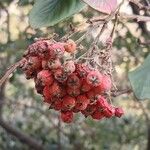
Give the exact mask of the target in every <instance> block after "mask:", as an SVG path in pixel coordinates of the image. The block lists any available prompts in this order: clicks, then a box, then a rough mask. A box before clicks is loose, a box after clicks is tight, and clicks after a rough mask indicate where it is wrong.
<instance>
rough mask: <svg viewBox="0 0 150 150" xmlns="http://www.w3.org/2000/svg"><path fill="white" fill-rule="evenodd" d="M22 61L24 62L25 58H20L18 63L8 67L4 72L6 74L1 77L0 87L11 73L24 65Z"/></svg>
mask: <svg viewBox="0 0 150 150" xmlns="http://www.w3.org/2000/svg"><path fill="white" fill-rule="evenodd" d="M22 63H24V60H23V59H22V60H20V61H18V62H17V63H15V64H14V65H12V66H11V67H10V68H8V70H7V71H6V73H5V74H4V76H3V77H2V78H1V79H0V88H1V86H2V84H3V83H4V82H5V81H6V80H7V79H8V77H9V75H10V74H11V73H13V72H14V71H15V70H16V68H17V67H19V66H20V65H22Z"/></svg>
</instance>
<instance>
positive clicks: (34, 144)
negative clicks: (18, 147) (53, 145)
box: [0, 118, 44, 150]
mask: <svg viewBox="0 0 150 150" xmlns="http://www.w3.org/2000/svg"><path fill="white" fill-rule="evenodd" d="M0 126H1V127H2V128H3V129H5V130H6V131H7V132H8V133H10V134H11V135H13V136H15V137H16V138H18V139H19V140H20V141H21V142H22V143H24V144H27V145H28V146H29V147H30V148H33V149H35V150H44V148H43V146H42V144H41V142H39V141H37V140H35V139H33V138H32V137H30V136H28V135H26V134H24V133H22V132H21V131H19V130H18V129H16V128H14V127H12V125H11V124H10V123H7V122H5V121H4V120H3V119H2V118H0Z"/></svg>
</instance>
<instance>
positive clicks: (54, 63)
mask: <svg viewBox="0 0 150 150" xmlns="http://www.w3.org/2000/svg"><path fill="white" fill-rule="evenodd" d="M47 66H48V68H49V69H58V68H61V62H60V59H51V60H49V61H48V64H47Z"/></svg>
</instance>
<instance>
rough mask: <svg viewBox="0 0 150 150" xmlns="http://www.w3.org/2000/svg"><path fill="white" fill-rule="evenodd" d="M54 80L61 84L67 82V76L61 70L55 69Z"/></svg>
mask: <svg viewBox="0 0 150 150" xmlns="http://www.w3.org/2000/svg"><path fill="white" fill-rule="evenodd" d="M54 78H55V79H56V80H57V81H58V82H60V83H63V82H65V81H66V80H67V75H66V74H65V73H64V72H63V70H62V69H57V70H55V71H54Z"/></svg>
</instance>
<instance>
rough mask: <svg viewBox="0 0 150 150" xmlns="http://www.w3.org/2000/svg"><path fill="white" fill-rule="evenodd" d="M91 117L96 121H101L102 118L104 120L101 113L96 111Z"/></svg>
mask: <svg viewBox="0 0 150 150" xmlns="http://www.w3.org/2000/svg"><path fill="white" fill-rule="evenodd" d="M91 116H92V118H93V119H96V120H101V119H102V118H104V115H103V114H102V112H100V111H98V110H96V111H95V112H94V113H93V114H92V115H91Z"/></svg>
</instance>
